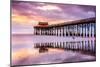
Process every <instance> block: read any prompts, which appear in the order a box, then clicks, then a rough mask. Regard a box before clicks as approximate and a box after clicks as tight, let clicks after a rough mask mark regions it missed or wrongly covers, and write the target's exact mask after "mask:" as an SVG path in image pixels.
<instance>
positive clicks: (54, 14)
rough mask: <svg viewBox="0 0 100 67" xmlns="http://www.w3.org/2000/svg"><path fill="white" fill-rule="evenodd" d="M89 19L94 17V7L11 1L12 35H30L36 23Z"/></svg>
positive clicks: (57, 22)
mask: <svg viewBox="0 0 100 67" xmlns="http://www.w3.org/2000/svg"><path fill="white" fill-rule="evenodd" d="M90 17H95V6H82V5H70V4H67V5H65V4H53V3H52V4H51V3H38V2H19V1H13V3H12V27H13V29H12V33H16V34H17V33H32V31H33V26H35V25H37V24H38V22H48V23H49V24H59V23H64V22H67V21H72V20H78V19H84V18H90ZM23 29H26V30H23Z"/></svg>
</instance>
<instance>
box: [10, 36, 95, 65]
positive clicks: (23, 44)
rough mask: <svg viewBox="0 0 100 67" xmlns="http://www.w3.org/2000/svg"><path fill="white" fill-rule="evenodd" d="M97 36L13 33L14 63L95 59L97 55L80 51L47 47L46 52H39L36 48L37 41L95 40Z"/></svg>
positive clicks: (45, 62) (29, 63)
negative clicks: (73, 36) (81, 36)
mask: <svg viewBox="0 0 100 67" xmlns="http://www.w3.org/2000/svg"><path fill="white" fill-rule="evenodd" d="M93 39H95V38H80V37H75V38H74V39H73V38H72V37H60V36H59V37H57V36H35V35H12V44H11V45H12V53H11V54H12V58H11V61H12V62H11V63H12V66H14V65H34V64H51V63H63V62H66V63H67V62H80V61H94V60H95V59H96V57H95V56H94V55H91V54H85V53H82V52H79V51H71V50H64V49H60V48H47V49H48V50H47V51H45V52H39V50H40V49H39V48H34V45H35V44H36V43H38V44H39V43H53V42H54V43H55V42H56V43H59V42H66V41H67V42H71V41H74V42H75V41H82V40H86V41H87V40H93Z"/></svg>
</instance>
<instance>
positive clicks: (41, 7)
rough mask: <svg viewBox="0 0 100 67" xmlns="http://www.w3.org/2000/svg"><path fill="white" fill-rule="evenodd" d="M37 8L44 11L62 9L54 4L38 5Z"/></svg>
mask: <svg viewBox="0 0 100 67" xmlns="http://www.w3.org/2000/svg"><path fill="white" fill-rule="evenodd" d="M36 8H37V9H40V10H43V11H52V10H57V11H62V9H61V8H59V7H57V6H54V5H45V6H37V7H36Z"/></svg>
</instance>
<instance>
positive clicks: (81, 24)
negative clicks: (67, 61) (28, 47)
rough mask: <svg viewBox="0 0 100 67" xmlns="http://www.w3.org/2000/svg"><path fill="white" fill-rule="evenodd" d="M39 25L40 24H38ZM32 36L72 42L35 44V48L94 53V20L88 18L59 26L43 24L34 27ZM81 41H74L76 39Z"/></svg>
mask: <svg viewBox="0 0 100 67" xmlns="http://www.w3.org/2000/svg"><path fill="white" fill-rule="evenodd" d="M39 24H40V23H39ZM34 35H39V36H43V35H45V36H57V37H64V38H68V37H72V41H68V40H67V41H64V42H58V41H57V42H44V43H35V45H34V47H35V48H60V49H65V50H74V51H75V50H76V51H86V52H91V53H94V54H95V52H96V39H95V38H96V19H95V18H88V19H82V20H76V21H70V22H65V23H61V24H53V25H48V23H46V22H44V23H43V24H42V23H41V24H40V25H37V26H34ZM78 37H79V38H80V39H82V38H83V40H78V41H77V40H76V41H74V40H75V39H76V38H78ZM84 38H87V40H84Z"/></svg>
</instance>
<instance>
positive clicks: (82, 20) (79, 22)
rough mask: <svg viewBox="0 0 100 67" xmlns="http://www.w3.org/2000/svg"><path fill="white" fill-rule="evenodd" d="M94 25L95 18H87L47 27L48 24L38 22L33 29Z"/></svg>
mask: <svg viewBox="0 0 100 67" xmlns="http://www.w3.org/2000/svg"><path fill="white" fill-rule="evenodd" d="M91 22H92V23H95V22H96V18H95V17H93V18H87V19H81V20H75V21H69V22H64V23H60V24H52V25H48V22H41V23H40V22H39V24H38V25H37V26H34V28H48V27H54V26H56V27H58V26H65V25H73V24H83V23H91Z"/></svg>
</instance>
